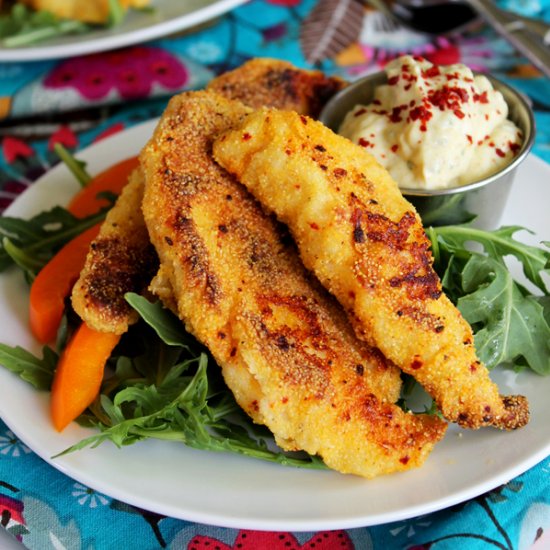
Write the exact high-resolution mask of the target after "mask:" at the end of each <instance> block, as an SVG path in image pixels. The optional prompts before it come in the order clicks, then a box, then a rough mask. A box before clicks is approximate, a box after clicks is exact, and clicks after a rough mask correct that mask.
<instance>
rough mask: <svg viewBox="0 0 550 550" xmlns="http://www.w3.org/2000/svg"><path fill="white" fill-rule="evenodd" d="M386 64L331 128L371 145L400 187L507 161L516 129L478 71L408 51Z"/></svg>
mask: <svg viewBox="0 0 550 550" xmlns="http://www.w3.org/2000/svg"><path fill="white" fill-rule="evenodd" d="M385 72H386V75H387V82H386V83H385V84H383V85H380V86H378V87H376V88H375V90H374V96H373V98H372V100H371V101H370V103H368V104H359V105H356V106H355V107H354V108H353V109H352V110H351V111H350V112H349V113H348V114H347V115H346V117H345V118H344V120H343V122H342V124H341V125H340V128H339V131H338V132H339V133H340V134H341V135H343V136H345V137H347V138H349V139H350V140H352V141H353V142H354V143H356V144H358V145H360V146H361V147H364V148H365V149H366V150H367V151H368V152H369V153H371V154H372V155H373V156H374V157H375V158H376V159H377V160H378V162H379V163H380V164H382V166H384V167H385V168H386V169H387V170H388V171H389V172H390V174H391V175H392V177H393V179H394V180H395V181H397V182H398V183H399V186H400V187H401V188H406V189H426V190H433V189H445V188H449V187H458V186H461V185H465V184H469V183H473V182H475V181H477V180H480V179H483V178H485V177H488V176H490V175H492V174H494V173H496V172H498V171H499V170H501V169H502V168H504V167H505V166H507V165H508V164H510V162H512V160H513V159H514V156H515V155H516V154H517V152H518V151H519V149H520V147H521V144H522V141H523V136H522V133H521V131H520V129H519V128H517V126H516V125H515V124H514V123H513V122H512V121H511V120H509V119H508V118H507V117H508V105H507V104H506V101H505V100H504V98H503V96H502V94H501V93H500V92H499V91H498V90H495V89H493V87H492V85H491V82H490V81H489V80H488V79H487V78H486V77H485V76H483V75H479V74H478V75H474V74H473V73H472V71H471V70H470V69H469V68H468V67H466V66H465V65H461V64H456V65H448V66H437V65H433V64H431V63H430V62H429V61H427V60H426V59H423V58H420V57H412V56H409V55H407V56H402V57H399V58H397V59H395V60H393V61H391V62H390V63H388V64H387V65H386V67H385Z"/></svg>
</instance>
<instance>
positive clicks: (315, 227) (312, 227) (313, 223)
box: [309, 222, 319, 231]
mask: <svg viewBox="0 0 550 550" xmlns="http://www.w3.org/2000/svg"><path fill="white" fill-rule="evenodd" d="M309 227H311V229H314V230H315V231H317V230H318V229H319V226H318V225H317V224H316V223H315V222H309Z"/></svg>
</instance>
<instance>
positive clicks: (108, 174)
mask: <svg viewBox="0 0 550 550" xmlns="http://www.w3.org/2000/svg"><path fill="white" fill-rule="evenodd" d="M138 164H139V160H138V158H137V157H130V158H128V159H125V160H122V161H120V162H118V163H117V164H113V165H112V166H110V167H109V168H107V169H106V170H104V171H103V172H100V173H99V174H97V176H94V177H93V178H92V179H91V180H90V182H89V183H88V184H87V185H86V187H83V188H82V189H81V190H80V191H79V192H78V193H77V194H76V195H75V196H74V197H73V198H72V200H71V202H70V203H69V205H68V206H67V210H69V212H71V213H72V214H74V215H75V216H76V217H78V218H84V217H85V216H90V215H91V214H95V213H96V212H97V211H98V210H99V209H100V208H102V207H104V206H107V205H108V204H109V203H108V201H107V200H106V199H103V198H100V197H98V196H97V195H98V193H101V192H102V191H109V192H111V193H114V194H115V195H120V192H121V191H122V188H123V187H124V186H125V185H126V183H127V182H128V176H129V175H130V173H131V172H132V170H134V168H136V167H137V166H138Z"/></svg>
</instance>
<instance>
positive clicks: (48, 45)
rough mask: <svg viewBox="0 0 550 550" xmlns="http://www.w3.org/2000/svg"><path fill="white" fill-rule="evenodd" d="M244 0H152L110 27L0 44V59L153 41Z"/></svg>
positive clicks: (73, 53)
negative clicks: (13, 44) (145, 7)
mask: <svg viewBox="0 0 550 550" xmlns="http://www.w3.org/2000/svg"><path fill="white" fill-rule="evenodd" d="M244 1H245V0H152V2H151V4H152V6H153V7H154V11H153V12H151V13H149V12H140V11H137V10H133V11H132V10H131V11H130V12H129V13H128V15H127V17H126V18H125V19H124V21H123V22H122V23H121V24H120V25H117V26H116V27H113V28H98V29H95V30H91V31H89V32H86V33H83V34H75V35H66V36H59V37H57V38H53V39H51V40H48V41H46V42H41V43H39V44H32V45H29V46H21V47H17V48H2V47H0V61H38V60H41V59H56V58H62V57H74V56H77V55H84V54H88V53H95V52H102V51H105V50H112V49H115V48H122V47H124V46H130V45H131V44H138V43H141V42H145V41H147V40H153V39H155V38H159V37H161V36H166V35H168V34H172V33H175V32H179V31H182V30H184V29H189V28H191V27H193V26H195V25H198V24H200V23H204V22H205V21H209V20H210V19H213V18H215V17H218V16H219V15H222V14H223V13H225V12H227V11H230V10H232V9H233V8H235V7H236V6H239V5H240V4H242V3H244Z"/></svg>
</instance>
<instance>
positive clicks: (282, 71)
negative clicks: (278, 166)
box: [73, 59, 343, 333]
mask: <svg viewBox="0 0 550 550" xmlns="http://www.w3.org/2000/svg"><path fill="white" fill-rule="evenodd" d="M342 85H343V84H342V83H341V81H340V80H337V79H333V78H327V77H324V76H323V74H322V73H320V72H319V71H305V70H302V69H298V68H296V67H294V66H293V65H291V64H290V63H287V62H283V61H277V60H275V59H255V60H252V61H249V62H248V63H245V65H243V66H242V67H240V68H238V69H235V70H234V71H231V72H229V73H226V74H224V75H221V76H219V77H217V78H216V79H214V80H213V81H212V82H211V84H210V87H212V88H215V89H219V90H220V91H223V93H224V94H225V96H226V97H229V98H235V99H241V100H243V101H244V102H245V103H248V104H249V105H251V106H263V105H266V106H272V105H277V106H279V107H285V108H288V109H294V110H298V111H300V112H305V113H314V112H316V111H318V110H320V109H321V108H322V107H323V105H324V103H325V102H326V101H328V99H330V97H331V95H332V94H333V93H334V92H335V91H337V90H338V89H339V87H341V86H342ZM137 177H138V175H137V174H136V175H135V178H137ZM138 187H139V184H138V183H137V182H135V184H134V186H133V188H132V190H131V191H128V192H126V193H124V194H123V195H122V196H121V197H120V198H119V199H118V201H117V204H116V207H115V209H116V210H115V212H114V213H113V214H111V215H110V218H108V219H107V221H106V224H107V226H106V227H104V228H102V233H101V235H104V236H107V237H108V238H109V241H110V244H109V247H110V248H109V253H108V254H104V253H103V252H102V251H103V249H104V248H105V243H103V244H102V245H101V247H102V248H101V250H98V251H96V252H95V253H94V254H93V255H92V254H91V255H89V257H88V261H87V264H86V267H85V269H84V272H83V275H82V276H81V278H80V281H79V284H78V285H77V286H76V287H75V290H74V291H73V296H74V298H73V305H74V307H75V309H76V311H77V313H78V314H79V315H80V316H81V317H82V318H83V319H84V320H85V321H86V322H87V323H88V324H89V325H90V326H92V327H94V328H96V329H97V330H100V331H103V332H110V331H113V330H114V331H115V332H117V333H123V332H125V331H126V330H127V329H128V326H129V325H130V324H132V323H133V322H135V321H136V320H137V314H136V313H135V312H134V311H133V310H132V309H131V308H129V307H128V305H127V303H126V301H125V300H124V296H123V293H124V292H127V291H129V290H131V291H134V292H139V291H140V289H141V288H144V287H145V286H146V283H147V281H146V280H145V279H144V277H146V276H148V275H149V274H152V273H154V272H155V271H156V269H157V268H158V264H157V266H156V268H155V267H153V265H152V264H150V262H152V261H154V256H152V254H151V245H150V242H149V238H148V236H147V235H146V234H145V231H144V224H145V222H144V221H143V220H141V219H139V217H140V216H141V198H142V196H141V194H142V191H141V190H140V189H138ZM128 214H130V215H129V217H128V220H127V221H125V218H126V216H127V215H128ZM113 217H116V219H117V220H118V223H117V224H116V225H114V224H113V223H112V222H111V221H110V220H111V219H112V218H113ZM135 229H137V232H136V233H135V234H133V232H134V230H135ZM114 242H116V249H115V248H114V246H115V245H114V244H113V243H114ZM126 246H128V249H126V248H125V247H126ZM140 247H141V249H140ZM117 257H118V258H117ZM117 263H118V264H119V265H118V266H117V269H116V270H113V266H114V265H116V264H117ZM144 266H146V269H145V271H143V269H144ZM117 292H120V293H121V294H119V295H117ZM169 292H170V291H169V290H167V291H166V292H165V295H164V297H163V298H164V300H165V303H167V302H168V301H169V300H170V297H169Z"/></svg>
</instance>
